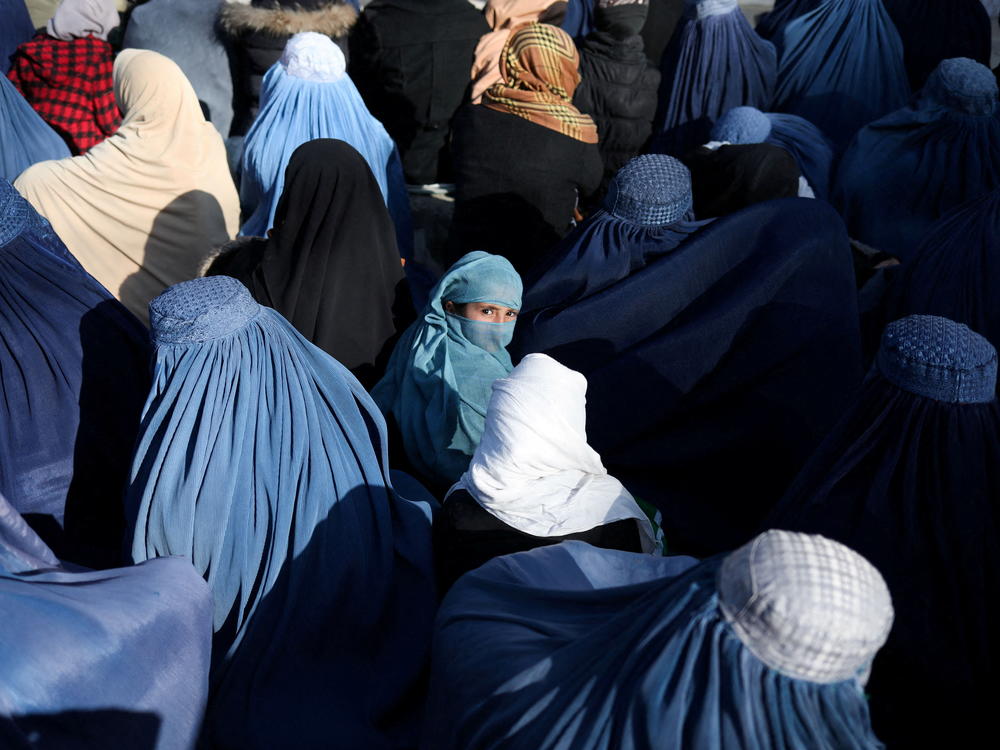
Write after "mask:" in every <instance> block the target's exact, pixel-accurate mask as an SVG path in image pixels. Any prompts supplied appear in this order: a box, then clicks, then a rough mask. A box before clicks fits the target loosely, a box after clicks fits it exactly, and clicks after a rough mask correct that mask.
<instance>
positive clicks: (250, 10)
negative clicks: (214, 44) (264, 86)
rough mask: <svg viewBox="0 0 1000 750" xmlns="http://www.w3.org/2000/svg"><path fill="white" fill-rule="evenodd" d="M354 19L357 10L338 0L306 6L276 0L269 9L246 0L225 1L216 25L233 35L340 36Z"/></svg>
mask: <svg viewBox="0 0 1000 750" xmlns="http://www.w3.org/2000/svg"><path fill="white" fill-rule="evenodd" d="M357 18H358V12H357V11H356V10H354V7H353V6H351V5H348V4H347V3H340V2H330V3H328V4H326V5H324V6H323V7H320V8H315V9H307V8H303V7H301V6H299V5H298V4H293V3H288V4H287V5H281V4H279V0H274V4H273V6H272V7H270V8H262V7H257V6H254V5H250V4H249V2H248V0H224V2H223V3H222V5H221V6H220V7H219V25H220V26H221V28H222V30H223V31H225V32H226V33H227V34H231V35H233V36H236V35H238V34H241V33H245V32H263V33H267V34H274V35H275V36H290V35H292V34H298V33H300V32H303V31H316V32H318V33H320V34H326V35H327V36H330V37H342V36H344V35H345V34H347V32H348V31H349V30H350V28H351V27H352V26H353V25H354V22H355V21H357Z"/></svg>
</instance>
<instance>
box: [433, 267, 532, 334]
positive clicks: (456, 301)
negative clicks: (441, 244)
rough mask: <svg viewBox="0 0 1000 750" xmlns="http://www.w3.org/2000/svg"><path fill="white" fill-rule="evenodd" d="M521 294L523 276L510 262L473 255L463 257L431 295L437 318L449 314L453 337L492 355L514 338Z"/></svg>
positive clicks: (448, 320) (448, 319)
mask: <svg viewBox="0 0 1000 750" xmlns="http://www.w3.org/2000/svg"><path fill="white" fill-rule="evenodd" d="M521 292H522V287H521V277H520V276H518V274H517V271H515V270H514V267H513V266H512V265H511V264H510V261H509V260H507V259H506V258H504V257H502V256H499V255H491V254H490V253H484V252H473V253H469V254H467V255H465V256H463V257H462V258H461V259H460V260H459V261H458V262H457V263H456V264H455V265H454V266H452V267H451V268H450V269H449V270H448V273H446V274H445V275H444V277H443V278H442V279H441V281H439V282H438V286H437V287H435V289H434V291H433V292H432V293H431V303H430V310H431V314H432V315H434V316H437V315H440V312H441V311H443V312H444V313H445V316H446V319H447V325H448V328H450V329H451V331H452V334H453V335H456V336H459V337H461V338H463V339H465V340H466V341H468V342H469V343H471V344H474V345H476V346H478V347H480V348H481V349H485V350H486V351H488V352H498V351H500V350H501V349H504V348H505V347H506V346H507V344H509V343H510V341H511V339H512V338H513V336H514V323H515V321H516V320H517V312H518V310H520V308H521ZM438 305H440V307H438Z"/></svg>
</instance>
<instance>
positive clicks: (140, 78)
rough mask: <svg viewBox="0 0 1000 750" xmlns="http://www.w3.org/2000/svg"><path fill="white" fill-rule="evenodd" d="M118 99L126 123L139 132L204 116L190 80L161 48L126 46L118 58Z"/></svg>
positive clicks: (197, 119) (116, 75)
mask: <svg viewBox="0 0 1000 750" xmlns="http://www.w3.org/2000/svg"><path fill="white" fill-rule="evenodd" d="M113 78H114V85H115V100H116V101H117V102H118V108H119V109H120V110H121V111H122V115H123V116H124V121H123V123H122V125H123V127H124V126H125V125H132V126H136V127H138V129H139V131H140V133H141V132H143V131H144V130H149V129H152V128H156V127H161V128H164V129H170V128H171V127H172V125H173V124H174V123H176V122H201V123H203V122H204V121H205V117H204V115H203V114H202V111H201V105H199V104H198V96H197V95H196V94H195V93H194V89H193V88H192V87H191V83H190V82H189V81H188V79H187V77H186V76H185V75H184V73H183V72H181V69H180V68H179V67H178V66H177V63H175V62H174V61H173V60H171V59H170V58H168V57H165V56H163V55H161V54H160V53H158V52H152V51H150V50H140V49H126V50H122V52H121V53H120V54H119V55H118V57H116V58H115V65H114V73H113Z"/></svg>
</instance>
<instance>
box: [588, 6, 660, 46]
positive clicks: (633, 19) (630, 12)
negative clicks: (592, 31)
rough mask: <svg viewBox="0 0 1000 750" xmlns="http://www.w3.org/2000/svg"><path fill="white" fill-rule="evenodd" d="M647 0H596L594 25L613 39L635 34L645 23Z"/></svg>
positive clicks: (623, 38) (647, 10) (647, 7)
mask: <svg viewBox="0 0 1000 750" xmlns="http://www.w3.org/2000/svg"><path fill="white" fill-rule="evenodd" d="M648 12H649V0H597V5H596V6H595V7H594V25H595V26H596V28H597V29H599V30H600V31H604V32H607V33H608V34H610V35H611V36H612V37H614V38H615V39H619V40H625V39H628V38H629V37H633V36H637V35H638V34H639V33H640V32H641V31H642V27H643V26H645V24H646V16H647V15H648Z"/></svg>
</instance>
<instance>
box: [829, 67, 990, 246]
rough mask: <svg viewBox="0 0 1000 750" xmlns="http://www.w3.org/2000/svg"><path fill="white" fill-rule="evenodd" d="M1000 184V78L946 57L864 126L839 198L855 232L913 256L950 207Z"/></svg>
mask: <svg viewBox="0 0 1000 750" xmlns="http://www.w3.org/2000/svg"><path fill="white" fill-rule="evenodd" d="M998 187H1000V117H998V113H997V82H996V79H995V78H994V77H993V73H992V72H991V71H990V69H989V68H987V67H986V66H984V65H980V64H979V63H977V62H974V61H972V60H967V59H965V58H958V59H955V60H945V61H944V62H942V63H941V64H940V65H939V66H938V67H937V69H936V70H935V71H934V73H933V75H931V77H930V78H929V79H928V80H927V85H926V86H924V88H923V89H922V90H921V91H920V93H919V94H917V95H916V96H915V97H914V98H913V101H911V102H910V104H909V105H907V106H906V107H903V108H902V109H900V110H898V111H896V112H893V113H892V114H890V115H887V116H886V117H883V118H882V119H880V120H878V121H876V122H873V123H872V124H871V125H869V126H868V127H866V128H864V129H862V130H861V132H859V133H858V135H857V137H856V138H855V140H854V142H853V143H852V144H851V147H850V148H849V149H848V150H847V153H845V154H844V158H843V160H842V161H841V163H840V167H839V168H838V172H837V177H836V185H835V188H834V193H833V203H834V205H836V206H837V207H838V208H839V209H840V212H841V215H842V216H843V217H844V220H845V221H846V222H847V229H848V231H849V232H850V233H851V237H853V238H855V239H858V240H861V241H862V242H864V243H865V244H867V245H871V246H872V247H874V248H876V249H878V250H883V251H885V252H887V253H890V254H892V255H895V256H897V257H899V258H901V259H903V260H908V259H910V258H911V257H912V256H913V253H914V252H915V251H916V249H917V247H918V246H919V245H920V243H921V241H922V240H923V239H924V235H925V234H926V233H927V231H928V230H929V229H930V227H931V225H932V224H933V223H934V222H935V221H936V220H937V219H939V218H940V217H941V216H942V215H943V214H944V213H946V212H947V211H948V210H950V209H952V208H955V207H956V206H958V205H960V204H962V203H963V202H965V201H967V200H970V199H972V198H975V197H976V196H979V195H982V194H983V193H986V192H989V191H991V190H993V189H995V188H998Z"/></svg>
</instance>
